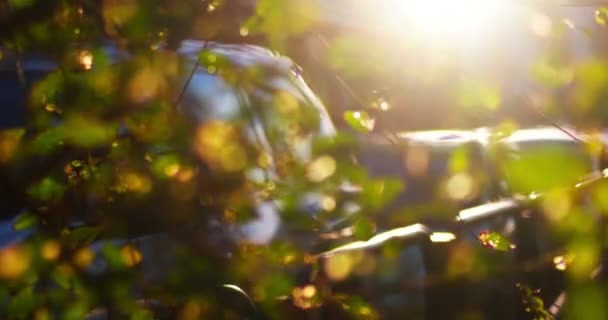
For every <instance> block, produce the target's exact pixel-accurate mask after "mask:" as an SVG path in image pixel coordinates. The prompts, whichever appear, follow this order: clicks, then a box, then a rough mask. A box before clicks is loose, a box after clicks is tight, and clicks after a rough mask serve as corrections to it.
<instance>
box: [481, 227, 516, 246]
mask: <svg viewBox="0 0 608 320" xmlns="http://www.w3.org/2000/svg"><path fill="white" fill-rule="evenodd" d="M478 237H479V241H480V242H481V244H482V245H483V246H484V247H487V248H490V249H494V250H497V251H509V250H512V249H514V248H515V245H514V244H512V243H511V242H510V241H509V240H508V239H507V238H505V236H503V235H502V234H500V233H498V232H487V231H484V232H481V233H480V234H479V236H478Z"/></svg>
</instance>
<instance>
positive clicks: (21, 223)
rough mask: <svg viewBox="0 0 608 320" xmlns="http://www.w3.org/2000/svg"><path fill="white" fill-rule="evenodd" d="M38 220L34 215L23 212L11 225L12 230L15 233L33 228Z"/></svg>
mask: <svg viewBox="0 0 608 320" xmlns="http://www.w3.org/2000/svg"><path fill="white" fill-rule="evenodd" d="M37 222H38V219H37V218H36V215H34V214H33V213H31V212H28V211H26V212H23V213H21V214H20V215H18V216H17V218H15V223H14V224H13V229H15V230H16V231H21V230H26V229H30V228H32V227H34V226H35V225H36V223H37Z"/></svg>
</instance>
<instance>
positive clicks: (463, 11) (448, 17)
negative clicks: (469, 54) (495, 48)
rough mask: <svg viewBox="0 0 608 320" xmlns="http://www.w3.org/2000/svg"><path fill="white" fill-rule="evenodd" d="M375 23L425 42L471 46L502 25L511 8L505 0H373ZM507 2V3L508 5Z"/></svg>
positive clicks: (391, 31)
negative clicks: (375, 13)
mask: <svg viewBox="0 0 608 320" xmlns="http://www.w3.org/2000/svg"><path fill="white" fill-rule="evenodd" d="M371 3H374V6H375V8H370V10H371V11H373V12H378V15H377V16H376V17H374V21H373V22H374V23H375V24H376V26H375V27H377V28H378V27H379V28H381V29H383V30H384V31H386V32H389V33H404V34H405V33H407V34H408V35H412V36H413V37H414V39H416V40H420V41H422V42H423V43H425V44H427V45H429V46H446V47H472V46H476V45H479V44H480V40H481V38H483V37H485V36H489V35H490V34H491V31H493V30H496V29H497V28H498V27H499V26H501V25H504V24H505V23H506V22H507V21H508V20H509V19H507V15H508V14H509V13H510V12H511V11H513V10H514V7H513V5H512V1H507V0H492V1H488V0H461V1H445V0H385V1H373V2H371ZM510 4H511V5H510Z"/></svg>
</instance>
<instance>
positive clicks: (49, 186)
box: [28, 177, 66, 201]
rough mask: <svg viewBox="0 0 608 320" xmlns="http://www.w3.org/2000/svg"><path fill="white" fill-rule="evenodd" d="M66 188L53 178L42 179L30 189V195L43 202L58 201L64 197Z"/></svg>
mask: <svg viewBox="0 0 608 320" xmlns="http://www.w3.org/2000/svg"><path fill="white" fill-rule="evenodd" d="M65 190H66V186H65V185H63V184H62V183H59V182H57V181H56V180H55V179H53V178H51V177H46V178H44V179H42V181H40V182H39V183H38V184H36V185H33V186H31V187H30V188H29V189H28V195H30V196H31V197H33V198H36V199H38V200H42V201H52V200H58V199H60V198H61V197H62V196H63V193H64V192H65Z"/></svg>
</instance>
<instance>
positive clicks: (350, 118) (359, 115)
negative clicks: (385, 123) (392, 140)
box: [344, 111, 374, 133]
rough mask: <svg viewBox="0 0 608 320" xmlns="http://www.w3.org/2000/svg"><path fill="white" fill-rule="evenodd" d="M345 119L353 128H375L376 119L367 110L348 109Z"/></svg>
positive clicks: (364, 130)
mask: <svg viewBox="0 0 608 320" xmlns="http://www.w3.org/2000/svg"><path fill="white" fill-rule="evenodd" d="M344 120H346V123H348V125H350V127H351V128H353V129H355V130H357V131H360V132H365V133H366V132H370V131H372V130H373V129H374V120H373V119H372V118H371V117H370V116H369V114H367V112H365V111H346V112H344Z"/></svg>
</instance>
